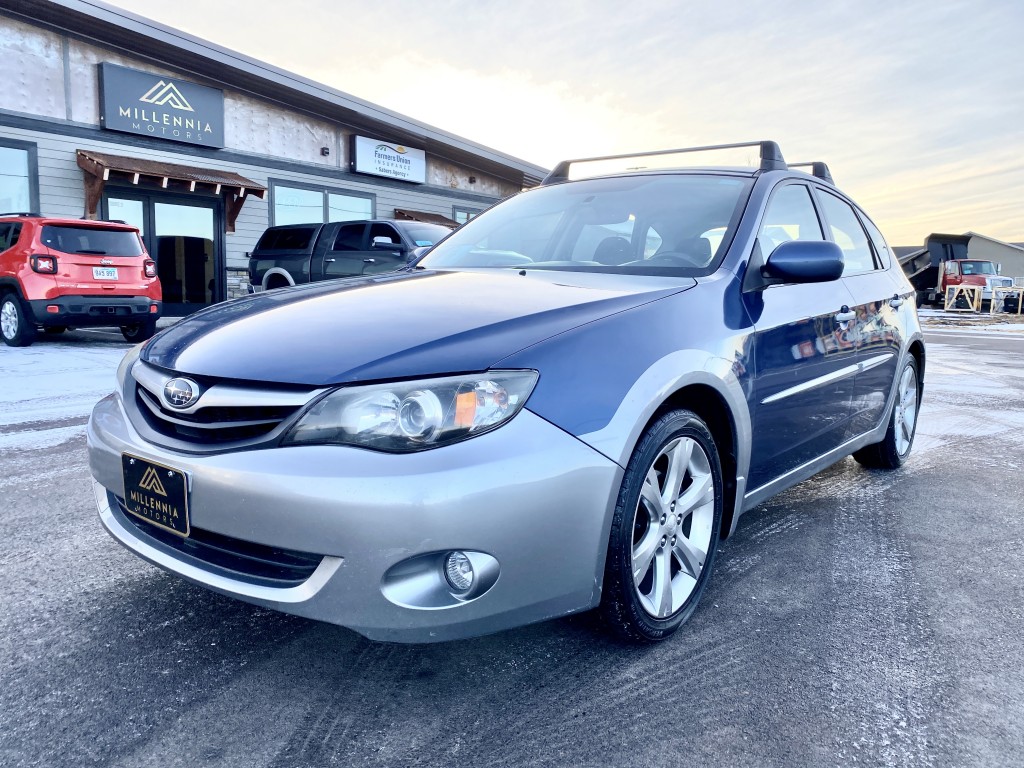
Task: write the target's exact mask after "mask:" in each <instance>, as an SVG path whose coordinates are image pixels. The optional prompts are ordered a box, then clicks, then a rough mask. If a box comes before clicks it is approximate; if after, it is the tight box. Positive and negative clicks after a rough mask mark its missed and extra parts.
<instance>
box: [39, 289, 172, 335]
mask: <svg viewBox="0 0 1024 768" xmlns="http://www.w3.org/2000/svg"><path fill="white" fill-rule="evenodd" d="M27 304H28V306H29V311H30V312H31V313H32V317H33V319H34V321H35V322H36V323H37V324H39V325H42V326H44V327H45V326H48V325H63V326H71V327H73V328H86V327H92V326H100V325H132V324H134V323H142V322H147V321H149V320H152V321H153V322H156V321H157V320H158V319H159V318H160V315H161V312H162V311H163V302H160V301H155V300H153V299H151V298H149V297H148V296H58V297H57V298H54V299H34V300H32V301H29V302H27ZM153 306H156V311H155V312H154V311H153V310H152V307H153ZM49 307H56V308H57V311H56V312H52V311H49V309H48V308H49Z"/></svg>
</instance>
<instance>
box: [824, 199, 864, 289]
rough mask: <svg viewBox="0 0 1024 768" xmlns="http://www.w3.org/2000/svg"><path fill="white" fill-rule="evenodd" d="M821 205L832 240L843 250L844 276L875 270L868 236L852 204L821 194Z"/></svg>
mask: <svg viewBox="0 0 1024 768" xmlns="http://www.w3.org/2000/svg"><path fill="white" fill-rule="evenodd" d="M821 204H822V207H823V208H824V209H825V218H827V219H828V226H829V229H830V230H831V232H832V239H833V240H834V241H835V243H836V245H838V246H839V247H840V248H842V250H843V264H844V266H843V274H844V275H857V274H860V273H862V272H870V271H871V270H872V269H874V268H875V260H874V257H872V255H871V246H870V245H868V236H867V235H866V234H865V233H864V228H863V227H862V226H861V225H860V220H859V219H858V218H857V214H855V213H854V212H853V208H852V207H851V206H850V204H849V203H847V202H846V201H845V200H840V199H839V198H838V197H836V196H835V195H830V194H829V193H827V192H823V193H822V194H821Z"/></svg>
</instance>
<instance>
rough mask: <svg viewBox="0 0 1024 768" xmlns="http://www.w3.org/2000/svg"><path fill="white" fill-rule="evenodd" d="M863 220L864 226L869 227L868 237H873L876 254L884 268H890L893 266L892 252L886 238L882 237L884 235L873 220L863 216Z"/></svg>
mask: <svg viewBox="0 0 1024 768" xmlns="http://www.w3.org/2000/svg"><path fill="white" fill-rule="evenodd" d="M861 219H863V221H864V226H865V227H867V230H868V235H869V236H870V237H871V242H872V243H873V244H874V246H875V253H877V254H878V258H879V259H880V260H881V261H882V268H883V269H884V268H885V267H888V266H889V265H891V264H892V251H890V250H889V246H888V244H887V243H886V242H885V238H884V237H882V233H881V232H880V231H879V230H878V227H876V226H875V224H874V222H873V221H871V219H869V218H868V217H867V216H862V217H861Z"/></svg>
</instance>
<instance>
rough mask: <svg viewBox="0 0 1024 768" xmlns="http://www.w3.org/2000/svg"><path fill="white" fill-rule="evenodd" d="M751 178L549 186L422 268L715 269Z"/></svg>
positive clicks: (506, 205)
mask: <svg viewBox="0 0 1024 768" xmlns="http://www.w3.org/2000/svg"><path fill="white" fill-rule="evenodd" d="M750 185H751V180H750V179H749V178H746V177H736V176H724V175H722V176H718V175H711V174H657V175H649V174H643V175H636V176H622V177H611V178H603V179H588V180H586V181H579V182H570V183H565V184H558V185H554V186H549V187H540V188H537V189H534V190H530V191H529V192H524V193H523V194H521V195H518V196H516V197H513V198H510V199H509V200H506V201H505V202H503V203H501V204H499V205H497V206H494V207H493V208H491V209H490V210H488V211H487V212H485V213H483V214H481V215H480V216H477V217H476V218H474V219H472V220H471V221H469V222H467V223H466V224H464V225H463V226H462V227H461V228H460V229H458V230H456V231H455V232H454V233H453V234H452V235H451V237H449V238H448V239H447V240H445V241H444V242H442V243H440V244H439V245H437V246H436V247H435V248H434V250H432V251H431V252H430V253H429V254H428V255H427V256H426V258H424V260H423V261H422V262H420V264H419V266H420V267H422V268H425V269H459V268H479V267H493V268H530V269H561V270H565V269H569V270H577V271H594V272H618V273H627V274H665V275H675V274H684V275H699V274H708V273H709V272H711V271H712V270H713V269H714V268H716V267H717V266H718V263H719V262H720V261H721V258H722V256H723V255H724V248H725V247H727V246H728V243H729V241H730V240H731V237H732V229H733V227H734V226H735V223H736V220H737V219H738V217H739V214H740V212H741V211H742V205H743V203H744V202H745V200H746V198H747V192H748V191H749V188H750ZM723 244H724V245H723Z"/></svg>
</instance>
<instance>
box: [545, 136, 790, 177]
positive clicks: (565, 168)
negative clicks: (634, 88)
mask: <svg viewBox="0 0 1024 768" xmlns="http://www.w3.org/2000/svg"><path fill="white" fill-rule="evenodd" d="M742 147H759V148H760V150H761V167H760V170H762V171H785V170H788V169H789V166H788V165H786V161H785V159H783V157H782V150H780V149H779V145H778V144H776V143H775V142H774V141H747V142H742V143H739V144H711V145H708V146H706V147H682V148H680V149H659V150H656V151H654V152H633V153H630V154H626V155H606V156H605V157H581V158H578V159H576V160H562V161H561V162H560V163H559V164H558V165H556V166H555V169H554V170H553V171H551V173H549V174H548V175H547V176H545V177H544V181H542V182H541V183H540V185H541V186H542V187H543V186H545V185H547V184H558V183H561V182H563V181H568V180H569V167H570V166H571V165H573V164H575V163H594V162H599V161H603V160H624V159H626V158H631V157H656V156H658V155H676V154H682V153H684V152H707V151H710V150H717V149H740V148H742Z"/></svg>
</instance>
